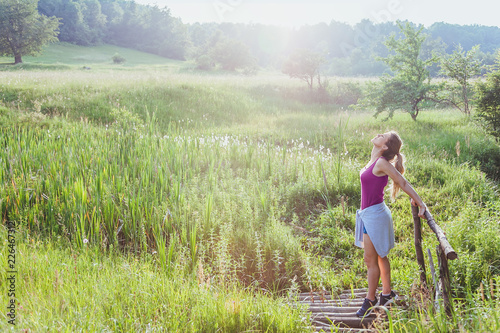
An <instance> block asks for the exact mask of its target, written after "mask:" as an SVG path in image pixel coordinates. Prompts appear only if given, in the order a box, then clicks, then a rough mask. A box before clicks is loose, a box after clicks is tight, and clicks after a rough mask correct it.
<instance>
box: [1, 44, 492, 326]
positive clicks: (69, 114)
mask: <svg viewBox="0 0 500 333" xmlns="http://www.w3.org/2000/svg"><path fill="white" fill-rule="evenodd" d="M115 53H119V54H120V55H122V56H123V57H124V58H126V59H127V62H125V64H123V65H115V64H113V63H112V60H111V57H112V56H113V55H114V54H115ZM8 62H9V60H8V59H6V58H1V59H0V63H3V64H0V144H1V146H2V149H1V150H0V165H1V167H0V212H1V216H2V224H0V234H1V236H0V240H1V241H0V276H1V279H0V292H1V298H0V299H1V300H2V301H1V303H2V304H1V307H2V311H0V328H1V330H2V331H12V332H26V331H29V332H94V331H100V332H103V331H106V332H107V331H118V332H122V331H143V332H308V331H312V328H311V324H310V321H309V317H308V314H307V312H306V309H303V308H301V307H300V306H297V305H296V303H295V301H294V295H296V294H297V293H298V292H302V291H310V290H328V291H330V292H333V293H338V292H340V291H341V290H343V289H350V288H361V287H366V278H365V274H366V271H365V267H364V263H363V252H362V250H361V249H358V248H356V247H355V246H354V218H355V211H356V209H358V208H359V201H360V183H359V170H360V169H361V168H362V167H363V166H364V165H365V164H366V162H367V161H368V160H369V154H370V151H371V144H370V139H371V138H373V137H374V136H375V135H376V134H378V133H381V132H384V131H387V130H396V131H398V132H399V133H400V135H401V136H402V138H403V141H404V143H405V144H404V148H403V153H404V154H405V156H406V159H407V162H406V168H407V171H406V172H407V173H406V177H407V179H408V180H409V181H410V182H411V183H412V184H413V186H414V188H415V189H416V190H417V192H418V193H419V194H420V196H421V197H422V198H423V200H424V202H426V204H427V205H428V207H429V210H430V211H431V212H432V214H433V215H434V217H435V219H436V221H437V222H438V224H439V225H440V226H441V227H442V228H443V230H444V231H445V232H446V235H447V237H448V239H449V241H450V243H451V245H452V246H453V247H454V249H455V250H456V252H457V253H458V259H457V260H455V261H452V262H450V273H451V279H452V281H451V284H452V289H453V305H454V313H453V315H452V316H451V317H447V316H446V314H445V313H444V312H443V309H442V306H440V307H438V306H436V304H435V303H434V302H433V301H432V300H431V296H432V295H431V292H429V291H427V292H426V291H423V292H422V291H421V290H419V288H418V282H419V273H418V266H417V262H416V256H415V251H414V243H413V221H412V216H411V209H410V204H409V199H408V196H407V195H406V194H401V195H400V196H399V197H398V198H397V199H396V200H395V201H390V199H389V195H387V202H388V204H389V206H390V208H391V210H392V213H393V218H394V223H395V234H396V247H395V249H394V250H393V251H392V252H391V255H390V258H391V267H392V279H393V284H394V286H393V287H394V289H395V290H397V291H398V292H399V293H401V294H403V295H406V296H407V298H408V302H407V303H408V307H407V308H406V309H404V310H393V311H391V313H390V319H391V320H390V321H389V322H387V323H384V324H381V325H380V326H379V327H378V329H379V330H380V331H386V330H390V331H391V332H415V331H419V332H449V331H453V332H495V331H499V330H500V315H498V313H500V311H499V310H500V302H499V296H500V291H499V285H500V242H498V234H499V233H500V223H499V221H500V198H499V193H498V179H500V175H499V168H500V167H499V166H500V147H499V145H498V143H497V142H495V140H494V139H493V138H492V137H490V136H488V135H487V134H486V133H485V132H484V131H483V129H482V128H481V126H479V125H478V123H477V121H476V120H475V118H474V115H472V116H471V117H467V116H465V115H463V114H461V113H459V111H456V110H451V109H443V108H437V107H429V108H427V109H425V110H424V111H422V113H421V114H420V115H419V117H418V119H417V121H413V120H412V119H411V117H410V116H409V115H408V114H403V113H396V115H395V116H394V118H392V119H388V120H384V119H383V117H379V118H374V117H373V114H374V110H370V109H359V108H356V107H353V106H350V107H349V106H348V105H347V104H348V103H341V102H337V103H333V102H332V103H319V102H317V98H316V96H315V95H314V94H311V93H310V92H309V91H308V88H307V86H306V85H305V84H304V83H303V82H300V81H295V80H292V79H289V78H288V77H287V76H285V75H283V74H280V73H272V72H260V73H258V74H256V75H253V76H246V75H243V74H238V73H220V72H209V73H206V72H198V71H196V70H195V69H194V65H192V64H189V63H183V62H174V61H170V60H165V59H163V58H159V57H153V56H150V55H145V54H140V53H139V52H133V51H129V50H126V49H118V50H117V48H113V47H110V46H102V47H96V48H78V47H75V46H71V45H54V46H51V47H50V48H48V49H47V50H46V52H45V55H44V56H43V57H41V58H33V59H28V58H26V60H25V64H22V65H16V66H12V65H8V64H7V63H8ZM148 64H149V65H148ZM84 66H85V67H90V69H84V68H83V67H84ZM368 80H369V79H355V78H351V79H347V78H330V85H329V93H330V94H331V95H332V96H337V97H339V98H338V99H336V100H337V101H344V100H348V98H347V97H349V96H348V95H349V93H350V90H349V89H348V88H349V87H351V88H350V89H352V87H356V91H357V92H358V91H363V89H364V87H365V83H366V81H368ZM340 97H346V99H343V98H340ZM13 230H15V233H14V232H13ZM8 235H11V236H10V237H9V236H8ZM12 235H13V236H12ZM437 244H438V242H437V240H436V237H435V236H434V234H433V233H432V232H431V231H430V229H429V228H428V226H427V225H424V227H423V248H424V251H425V252H426V249H431V253H432V254H433V255H434V262H437V259H436V257H435V247H436V245H437ZM9 254H11V255H15V263H13V262H12V256H11V257H9ZM426 261H427V262H428V258H426ZM11 265H13V266H11ZM12 270H15V271H17V273H15V274H16V275H15V279H13V280H12V279H11V280H7V278H8V277H10V276H11V273H10V271H12ZM427 272H428V281H430V282H431V281H432V277H431V275H430V269H428V270H427ZM12 281H15V283H14V292H15V297H16V303H15V304H16V307H15V323H16V325H12V324H11V323H9V320H11V319H12V317H9V313H10V312H9V311H10V310H9V309H8V305H9V303H8V302H9V300H10V296H8V295H9V290H11V289H12V283H13V282H12Z"/></svg>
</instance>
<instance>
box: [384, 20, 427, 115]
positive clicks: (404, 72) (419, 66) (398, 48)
mask: <svg viewBox="0 0 500 333" xmlns="http://www.w3.org/2000/svg"><path fill="white" fill-rule="evenodd" d="M398 26H399V28H400V30H401V33H402V34H403V38H400V39H396V35H395V34H393V35H391V36H390V37H389V39H388V40H387V41H386V42H385V45H386V46H387V48H388V49H389V50H390V51H391V53H390V54H389V55H388V56H387V57H386V58H380V60H382V61H383V62H385V63H386V64H387V65H388V66H389V68H390V69H391V70H392V72H394V76H389V75H385V76H383V77H382V78H381V84H380V85H379V87H378V88H379V89H377V90H376V91H375V95H376V96H375V102H376V107H377V111H376V115H378V114H379V113H381V112H382V111H385V110H387V111H389V117H392V115H393V113H394V111H395V110H403V111H405V112H408V113H409V114H410V115H411V117H412V119H413V120H416V119H417V116H418V113H419V111H420V104H421V103H422V102H423V101H424V100H426V99H429V95H428V94H429V92H430V91H431V90H432V89H433V88H434V87H433V86H432V85H431V82H430V79H431V77H430V73H429V70H428V67H429V66H431V65H432V64H433V63H435V62H436V59H435V58H434V57H432V58H430V59H427V60H424V59H422V57H421V48H422V45H423V43H424V41H425V39H426V38H427V36H426V35H424V34H423V33H422V31H423V28H424V27H423V26H422V27H420V28H418V29H416V28H414V27H413V26H412V25H411V24H410V23H408V22H407V23H406V24H405V25H403V24H402V23H401V22H398Z"/></svg>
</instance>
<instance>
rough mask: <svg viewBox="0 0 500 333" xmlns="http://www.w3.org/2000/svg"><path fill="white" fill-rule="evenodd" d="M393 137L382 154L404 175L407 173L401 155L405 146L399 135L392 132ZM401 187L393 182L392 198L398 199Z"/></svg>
mask: <svg viewBox="0 0 500 333" xmlns="http://www.w3.org/2000/svg"><path fill="white" fill-rule="evenodd" d="M390 133H391V136H390V137H389V140H387V142H386V146H387V150H386V151H385V152H384V153H383V154H382V156H384V157H385V159H386V160H387V161H389V162H390V163H393V164H394V167H395V168H396V170H398V172H399V173H400V174H401V175H403V174H404V173H405V167H404V164H403V163H404V156H403V154H401V153H400V150H401V147H402V146H403V141H402V140H401V138H400V137H399V135H398V133H396V132H394V131H391V132H390ZM399 190H400V187H399V186H398V185H397V184H395V183H394V182H392V185H391V198H392V199H393V200H394V199H396V195H397V194H398V192H399Z"/></svg>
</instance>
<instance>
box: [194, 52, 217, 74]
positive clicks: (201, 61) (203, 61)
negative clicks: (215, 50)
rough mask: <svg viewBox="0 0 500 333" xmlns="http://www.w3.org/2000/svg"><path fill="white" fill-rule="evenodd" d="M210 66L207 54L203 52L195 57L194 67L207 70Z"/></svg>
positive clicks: (210, 60)
mask: <svg viewBox="0 0 500 333" xmlns="http://www.w3.org/2000/svg"><path fill="white" fill-rule="evenodd" d="M212 67H213V66H212V59H211V58H210V57H209V56H208V55H206V54H203V55H201V56H199V57H198V59H196V68H198V69H201V70H204V71H207V70H210V69H212Z"/></svg>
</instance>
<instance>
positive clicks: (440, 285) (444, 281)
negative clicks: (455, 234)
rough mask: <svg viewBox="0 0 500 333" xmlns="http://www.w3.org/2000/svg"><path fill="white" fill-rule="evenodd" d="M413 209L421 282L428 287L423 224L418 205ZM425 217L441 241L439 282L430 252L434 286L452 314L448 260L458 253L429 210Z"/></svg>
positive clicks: (438, 254)
mask: <svg viewBox="0 0 500 333" xmlns="http://www.w3.org/2000/svg"><path fill="white" fill-rule="evenodd" d="M411 211H412V215H413V225H414V235H415V251H416V253H417V262H418V265H419V267H420V284H421V285H422V286H423V287H425V288H427V275H426V272H425V261H424V254H423V251H422V224H421V222H420V217H419V216H418V207H417V206H413V205H411ZM425 218H426V220H427V224H428V225H429V227H430V228H431V230H432V231H433V232H434V233H435V234H436V237H437V239H438V241H439V245H438V246H437V247H436V251H437V259H438V264H439V282H438V281H437V280H436V278H435V274H434V265H433V262H432V256H431V253H430V250H427V251H428V254H429V262H430V266H431V271H432V277H433V280H434V287H435V290H436V298H437V297H438V296H439V294H440V292H439V291H440V289H441V295H442V297H443V306H444V307H445V310H446V313H447V314H448V315H451V313H452V311H453V306H452V304H451V286H450V272H449V269H448V260H455V259H457V257H458V255H457V253H456V252H455V250H453V248H452V247H451V245H450V243H449V242H448V239H447V238H446V236H445V234H444V232H443V230H442V229H441V227H439V225H438V224H437V223H436V221H435V220H434V217H432V215H431V213H430V212H429V210H426V211H425Z"/></svg>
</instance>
